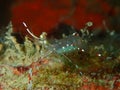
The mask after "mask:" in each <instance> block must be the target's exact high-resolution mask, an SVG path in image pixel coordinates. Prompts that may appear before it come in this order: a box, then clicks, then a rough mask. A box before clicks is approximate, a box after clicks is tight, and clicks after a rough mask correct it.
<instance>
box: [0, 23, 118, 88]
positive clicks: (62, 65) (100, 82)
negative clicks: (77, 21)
mask: <svg viewBox="0 0 120 90" xmlns="http://www.w3.org/2000/svg"><path fill="white" fill-rule="evenodd" d="M7 29H8V32H6V34H5V36H4V37H3V38H4V39H3V41H2V42H1V43H0V90H46V89H48V90H51V89H53V90H55V89H57V90H65V89H69V90H84V89H85V90H96V89H98V90H110V89H112V90H116V89H119V88H120V82H119V81H120V75H119V73H120V71H119V67H120V53H119V52H116V48H114V47H113V48H112V50H111V51H109V50H108V49H107V48H106V46H105V45H106V43H105V44H104V43H102V44H99V45H98V44H96V43H97V42H96V43H91V40H92V38H91V37H92V36H91V34H90V33H89V32H88V31H87V28H85V29H82V31H80V32H82V34H84V35H82V36H74V35H75V34H73V35H69V36H66V37H64V38H62V39H60V40H57V39H53V40H57V41H58V42H59V41H60V42H61V43H62V44H61V45H66V44H68V43H69V44H72V43H73V44H74V43H76V42H75V41H74V39H76V38H75V37H77V39H76V40H78V39H80V41H81V40H82V41H83V42H85V43H86V49H83V48H81V49H78V46H80V47H81V45H82V44H83V42H80V43H77V44H74V45H73V47H75V46H76V47H77V49H76V50H71V51H68V50H67V48H66V47H64V48H59V49H62V50H63V49H64V50H65V52H60V53H58V50H57V49H54V48H58V47H56V46H55V45H54V44H55V43H50V42H49V39H48V38H47V37H46V33H42V34H41V35H40V37H39V38H38V37H37V38H35V37H34V36H33V40H30V39H29V37H27V36H26V37H25V41H24V43H23V44H21V43H18V42H17V40H16V38H15V37H14V36H12V34H11V33H12V24H11V23H10V24H9V26H8V28H7ZM84 30H85V31H84ZM86 32H87V33H86ZM29 34H30V33H29ZM108 36H109V35H108ZM86 37H89V38H86ZM109 37H113V36H109ZM66 38H67V40H70V38H72V39H71V40H73V41H69V42H65V40H66ZM90 38H91V40H89V39H90ZM107 38H108V37H107ZM108 39H110V38H108ZM105 41H107V40H106V39H105ZM105 41H104V42H105ZM79 44H80V45H79ZM108 46H109V45H108ZM64 50H63V51H64ZM112 55H113V56H112Z"/></svg>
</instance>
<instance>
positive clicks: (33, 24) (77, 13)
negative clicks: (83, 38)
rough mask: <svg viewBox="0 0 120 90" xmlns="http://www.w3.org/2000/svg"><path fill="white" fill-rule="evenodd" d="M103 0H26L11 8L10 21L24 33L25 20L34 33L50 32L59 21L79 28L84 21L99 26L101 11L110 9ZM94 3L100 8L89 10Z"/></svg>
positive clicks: (100, 23)
mask: <svg viewBox="0 0 120 90" xmlns="http://www.w3.org/2000/svg"><path fill="white" fill-rule="evenodd" d="M18 1H19V0H18ZM103 2H104V1H102V0H95V3H94V2H92V3H90V2H87V0H80V1H79V0H74V2H72V1H71V0H54V1H52V0H51V1H50V0H31V1H27V0H26V1H25V2H24V3H21V4H19V5H17V6H15V7H14V8H13V9H12V12H13V17H12V21H13V25H14V28H16V30H17V31H20V32H24V33H25V28H24V27H23V25H22V22H23V21H24V22H26V23H27V24H28V26H29V28H30V29H31V30H32V32H33V33H35V34H36V35H39V34H41V32H43V31H45V32H50V31H51V30H52V29H53V28H55V27H56V26H57V25H58V24H59V23H60V22H63V23H67V24H69V25H73V26H74V27H75V28H77V29H80V28H82V27H84V25H85V23H86V22H88V21H92V22H93V23H94V27H97V28H101V26H102V21H103V20H104V19H105V16H104V14H103V12H104V13H108V12H109V11H110V6H109V5H108V4H107V3H105V2H104V3H103ZM96 4H99V5H100V8H99V7H93V8H97V9H96V10H97V11H98V12H96V11H95V12H92V11H91V10H89V6H90V7H91V6H93V5H96ZM87 10H88V11H87ZM93 11H94V10H93ZM99 11H102V12H99Z"/></svg>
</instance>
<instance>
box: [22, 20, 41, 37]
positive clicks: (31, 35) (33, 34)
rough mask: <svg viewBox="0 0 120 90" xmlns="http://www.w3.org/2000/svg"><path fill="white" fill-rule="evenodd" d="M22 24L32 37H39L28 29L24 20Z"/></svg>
mask: <svg viewBox="0 0 120 90" xmlns="http://www.w3.org/2000/svg"><path fill="white" fill-rule="evenodd" d="M23 25H24V26H25V27H26V30H27V32H28V33H29V34H30V35H31V36H32V37H33V38H35V39H40V38H38V37H37V36H35V35H34V34H33V33H32V32H31V31H30V30H29V28H28V26H27V24H26V23H25V22H23Z"/></svg>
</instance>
